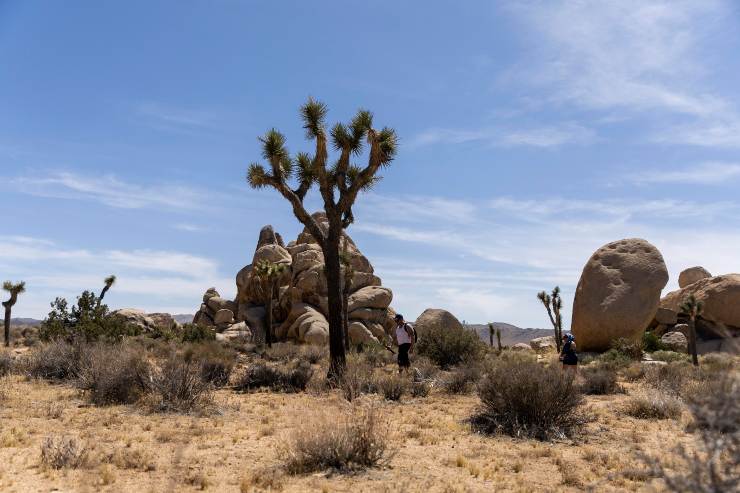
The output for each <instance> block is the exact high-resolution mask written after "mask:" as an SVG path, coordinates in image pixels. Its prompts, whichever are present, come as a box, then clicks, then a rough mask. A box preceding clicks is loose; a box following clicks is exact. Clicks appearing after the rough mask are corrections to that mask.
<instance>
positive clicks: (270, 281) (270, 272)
mask: <svg viewBox="0 0 740 493" xmlns="http://www.w3.org/2000/svg"><path fill="white" fill-rule="evenodd" d="M287 267H288V266H287V265H286V264H277V263H275V262H270V261H269V260H261V261H259V262H257V264H256V265H255V266H254V273H255V274H256V275H257V279H259V288H260V291H261V293H262V297H263V300H264V303H265V342H266V343H267V346H268V347H272V301H273V299H274V298H275V296H276V295H277V294H278V293H277V292H276V291H277V288H278V280H279V279H280V278H281V277H282V275H283V272H285V269H287Z"/></svg>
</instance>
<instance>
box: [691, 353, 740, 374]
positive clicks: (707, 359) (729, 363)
mask: <svg viewBox="0 0 740 493" xmlns="http://www.w3.org/2000/svg"><path fill="white" fill-rule="evenodd" d="M700 361H701V367H702V368H703V369H704V370H705V371H708V372H727V371H730V370H732V369H734V368H735V367H736V366H737V362H738V360H737V357H736V356H733V355H732V354H729V353H709V354H705V355H703V356H702V357H701V359H700Z"/></svg>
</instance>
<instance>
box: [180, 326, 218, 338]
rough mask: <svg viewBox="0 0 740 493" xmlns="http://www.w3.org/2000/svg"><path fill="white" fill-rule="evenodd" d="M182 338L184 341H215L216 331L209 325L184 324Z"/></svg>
mask: <svg viewBox="0 0 740 493" xmlns="http://www.w3.org/2000/svg"><path fill="white" fill-rule="evenodd" d="M180 340H181V341H182V342H202V341H215V340H216V333H215V332H213V330H211V329H209V328H208V327H201V326H200V325H196V324H185V325H183V326H182V334H181V335H180Z"/></svg>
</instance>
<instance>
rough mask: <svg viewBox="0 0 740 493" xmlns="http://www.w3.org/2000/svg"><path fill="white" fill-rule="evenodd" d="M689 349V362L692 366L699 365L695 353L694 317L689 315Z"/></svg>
mask: <svg viewBox="0 0 740 493" xmlns="http://www.w3.org/2000/svg"><path fill="white" fill-rule="evenodd" d="M688 349H689V351H688V353H689V354H690V355H691V362H692V363H693V364H694V366H699V356H698V355H697V354H696V319H694V317H691V318H690V319H689V347H688Z"/></svg>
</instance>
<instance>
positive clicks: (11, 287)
mask: <svg viewBox="0 0 740 493" xmlns="http://www.w3.org/2000/svg"><path fill="white" fill-rule="evenodd" d="M3 289H4V290H5V291H7V292H8V293H10V299H9V300H8V301H3V306H4V307H5V346H6V347H7V346H10V312H11V310H12V309H13V305H15V303H16V302H17V301H18V295H19V294H21V293H23V292H25V291H26V283H25V282H23V281H21V282H19V283H16V284H13V283H12V282H10V281H5V282H4V283H3Z"/></svg>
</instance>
